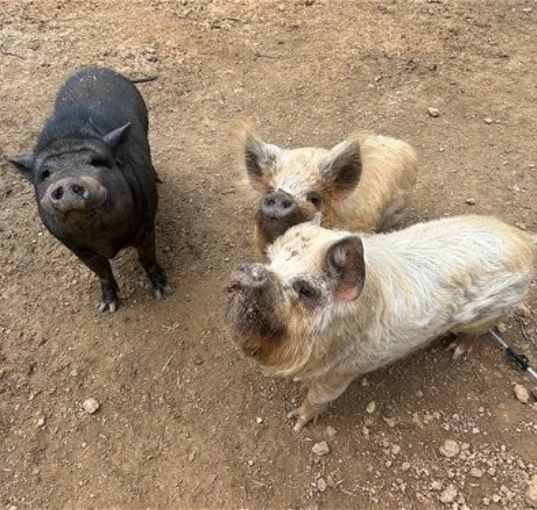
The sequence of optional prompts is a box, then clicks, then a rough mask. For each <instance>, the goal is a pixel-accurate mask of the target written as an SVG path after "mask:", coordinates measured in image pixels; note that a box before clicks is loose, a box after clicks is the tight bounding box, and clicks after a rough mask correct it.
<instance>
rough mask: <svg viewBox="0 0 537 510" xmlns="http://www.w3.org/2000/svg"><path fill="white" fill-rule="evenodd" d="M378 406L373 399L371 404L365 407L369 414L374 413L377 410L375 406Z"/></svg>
mask: <svg viewBox="0 0 537 510" xmlns="http://www.w3.org/2000/svg"><path fill="white" fill-rule="evenodd" d="M376 407H377V404H376V403H375V401H374V400H372V401H371V402H369V404H367V407H366V408H365V410H366V411H367V412H368V413H369V414H373V413H374V412H375V408H376Z"/></svg>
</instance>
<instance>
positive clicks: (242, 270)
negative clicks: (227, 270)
mask: <svg viewBox="0 0 537 510" xmlns="http://www.w3.org/2000/svg"><path fill="white" fill-rule="evenodd" d="M247 270H248V264H241V265H240V266H239V271H240V272H241V273H245V272H246V271H247Z"/></svg>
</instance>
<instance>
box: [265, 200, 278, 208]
mask: <svg viewBox="0 0 537 510" xmlns="http://www.w3.org/2000/svg"><path fill="white" fill-rule="evenodd" d="M275 203H276V202H275V200H274V199H273V198H269V199H267V200H266V202H265V204H266V205H268V206H269V207H272V206H273V205H274V204H275Z"/></svg>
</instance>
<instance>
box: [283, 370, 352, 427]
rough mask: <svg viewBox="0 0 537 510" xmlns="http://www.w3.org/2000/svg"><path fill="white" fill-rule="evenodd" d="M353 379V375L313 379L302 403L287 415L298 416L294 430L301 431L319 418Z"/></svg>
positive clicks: (290, 416) (289, 416)
mask: <svg viewBox="0 0 537 510" xmlns="http://www.w3.org/2000/svg"><path fill="white" fill-rule="evenodd" d="M352 379H353V377H332V378H326V379H319V380H316V381H313V382H312V383H311V384H310V385H309V389H308V393H307V395H306V398H305V399H304V401H303V402H302V405H301V406H300V407H299V408H297V409H294V410H293V411H291V412H290V413H288V415H287V417H288V418H296V423H295V426H294V427H293V430H294V431H295V432H300V431H301V430H302V428H303V427H304V425H306V424H308V423H309V422H310V421H311V420H315V419H317V417H318V416H319V415H320V414H321V413H322V412H323V411H324V409H325V408H326V406H327V405H328V404H329V403H330V402H332V401H333V400H335V399H336V398H338V397H339V396H340V395H341V394H342V393H343V392H344V391H345V390H346V389H347V387H348V386H349V384H350V382H351V381H352Z"/></svg>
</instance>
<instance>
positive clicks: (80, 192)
mask: <svg viewBox="0 0 537 510" xmlns="http://www.w3.org/2000/svg"><path fill="white" fill-rule="evenodd" d="M69 194H73V195H74V196H77V197H80V198H86V197H87V193H86V188H84V186H82V184H77V183H74V184H70V185H68V186H65V185H62V184H59V185H57V186H55V187H54V189H53V190H52V191H51V193H50V196H51V198H52V200H53V201H54V202H58V201H59V200H62V199H63V198H64V197H67V196H69Z"/></svg>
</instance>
